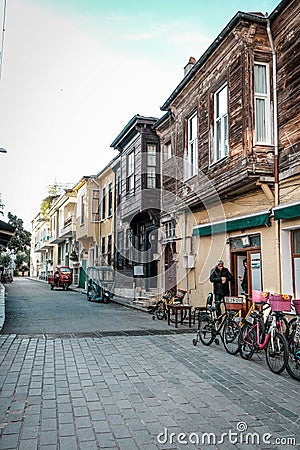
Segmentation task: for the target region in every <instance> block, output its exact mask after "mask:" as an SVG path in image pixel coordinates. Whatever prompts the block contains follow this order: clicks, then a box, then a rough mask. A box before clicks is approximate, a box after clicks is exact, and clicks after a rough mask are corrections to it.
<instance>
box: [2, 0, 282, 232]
mask: <svg viewBox="0 0 300 450" xmlns="http://www.w3.org/2000/svg"><path fill="white" fill-rule="evenodd" d="M278 3H279V0H278V1H277V0H227V1H226V2H224V1H223V0H210V1H206V0H80V1H79V0H7V3H6V18H5V19H6V20H5V32H4V47H3V53H2V67H1V79H0V147H2V148H5V149H6V150H7V153H0V194H1V199H2V203H4V205H5V209H4V217H2V219H3V220H7V213H8V212H12V213H13V214H15V215H17V216H18V217H19V218H21V219H22V220H23V221H24V226H25V228H26V229H27V230H28V231H31V221H32V220H33V218H34V217H35V216H36V215H37V214H38V212H39V210H40V206H41V202H42V200H43V198H45V197H46V196H47V195H48V186H49V185H51V184H53V183H66V184H68V185H75V184H76V183H77V182H78V181H79V180H80V178H81V177H82V176H84V175H93V174H97V173H98V172H100V171H101V169H102V168H103V167H105V165H106V164H107V163H108V162H109V161H110V160H111V159H112V158H114V157H115V156H116V151H115V150H113V149H112V148H110V144H111V143H112V142H113V140H114V139H115V137H116V136H117V135H118V134H119V133H120V132H121V131H122V129H123V128H124V126H125V125H126V124H127V123H128V122H129V120H130V119H131V118H132V117H133V116H134V115H135V114H140V115H143V116H152V117H158V118H159V117H161V116H162V115H163V114H164V112H163V111H161V110H160V106H161V105H163V104H164V102H165V101H166V99H167V98H168V97H169V95H170V94H171V93H172V92H173V90H174V89H175V88H176V86H177V85H178V84H179V82H180V81H181V80H182V78H183V68H184V66H185V65H186V64H187V62H188V60H189V57H190V56H193V57H195V58H196V59H199V57H200V56H201V55H202V54H203V53H204V51H205V50H206V49H207V48H208V47H209V45H210V44H211V43H212V42H213V41H214V39H215V38H216V37H217V36H218V34H219V33H220V32H221V31H222V29H223V28H224V27H225V26H226V25H227V23H228V22H229V21H230V20H231V18H232V17H233V16H234V15H235V14H236V13H237V12H238V11H245V12H250V11H252V12H254V11H255V12H258V11H260V12H263V13H266V12H267V13H268V14H270V13H271V12H272V11H273V10H274V9H275V7H276V6H277V4H278ZM3 11H4V0H0V20H1V23H0V26H1V29H2V22H3ZM0 218H1V217H0Z"/></svg>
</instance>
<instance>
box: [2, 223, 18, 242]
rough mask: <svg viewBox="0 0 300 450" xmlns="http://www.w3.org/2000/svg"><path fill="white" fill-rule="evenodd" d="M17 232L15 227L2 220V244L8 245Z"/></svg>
mask: <svg viewBox="0 0 300 450" xmlns="http://www.w3.org/2000/svg"><path fill="white" fill-rule="evenodd" d="M14 233H15V228H14V227H13V226H11V225H10V224H9V223H6V222H3V220H0V246H1V247H6V246H7V244H8V243H9V241H10V239H11V238H12V236H13V235H14Z"/></svg>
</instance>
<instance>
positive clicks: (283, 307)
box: [269, 294, 292, 312]
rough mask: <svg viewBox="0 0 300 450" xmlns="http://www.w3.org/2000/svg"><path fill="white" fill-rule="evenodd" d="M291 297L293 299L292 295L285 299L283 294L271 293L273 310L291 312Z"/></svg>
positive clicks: (270, 298)
mask: <svg viewBox="0 0 300 450" xmlns="http://www.w3.org/2000/svg"><path fill="white" fill-rule="evenodd" d="M291 299H292V297H291V296H289V300H285V299H284V298H283V297H282V295H281V294H274V295H270V297H269V303H270V306H271V308H272V311H275V312H277V311H285V312H290V311H291Z"/></svg>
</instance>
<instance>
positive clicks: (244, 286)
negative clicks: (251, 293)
mask: <svg viewBox="0 0 300 450" xmlns="http://www.w3.org/2000/svg"><path fill="white" fill-rule="evenodd" d="M243 266H244V275H243V276H240V277H239V280H240V281H241V282H242V283H241V286H242V289H243V292H244V293H245V294H248V266H247V258H245V259H243Z"/></svg>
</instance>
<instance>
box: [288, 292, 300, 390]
mask: <svg viewBox="0 0 300 450" xmlns="http://www.w3.org/2000/svg"><path fill="white" fill-rule="evenodd" d="M293 304H294V308H295V313H296V317H295V318H294V319H292V320H291V322H290V334H289V337H288V347H289V357H288V362H287V366H286V370H287V372H288V374H289V375H290V376H291V377H292V378H294V379H295V380H297V381H300V300H293Z"/></svg>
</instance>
